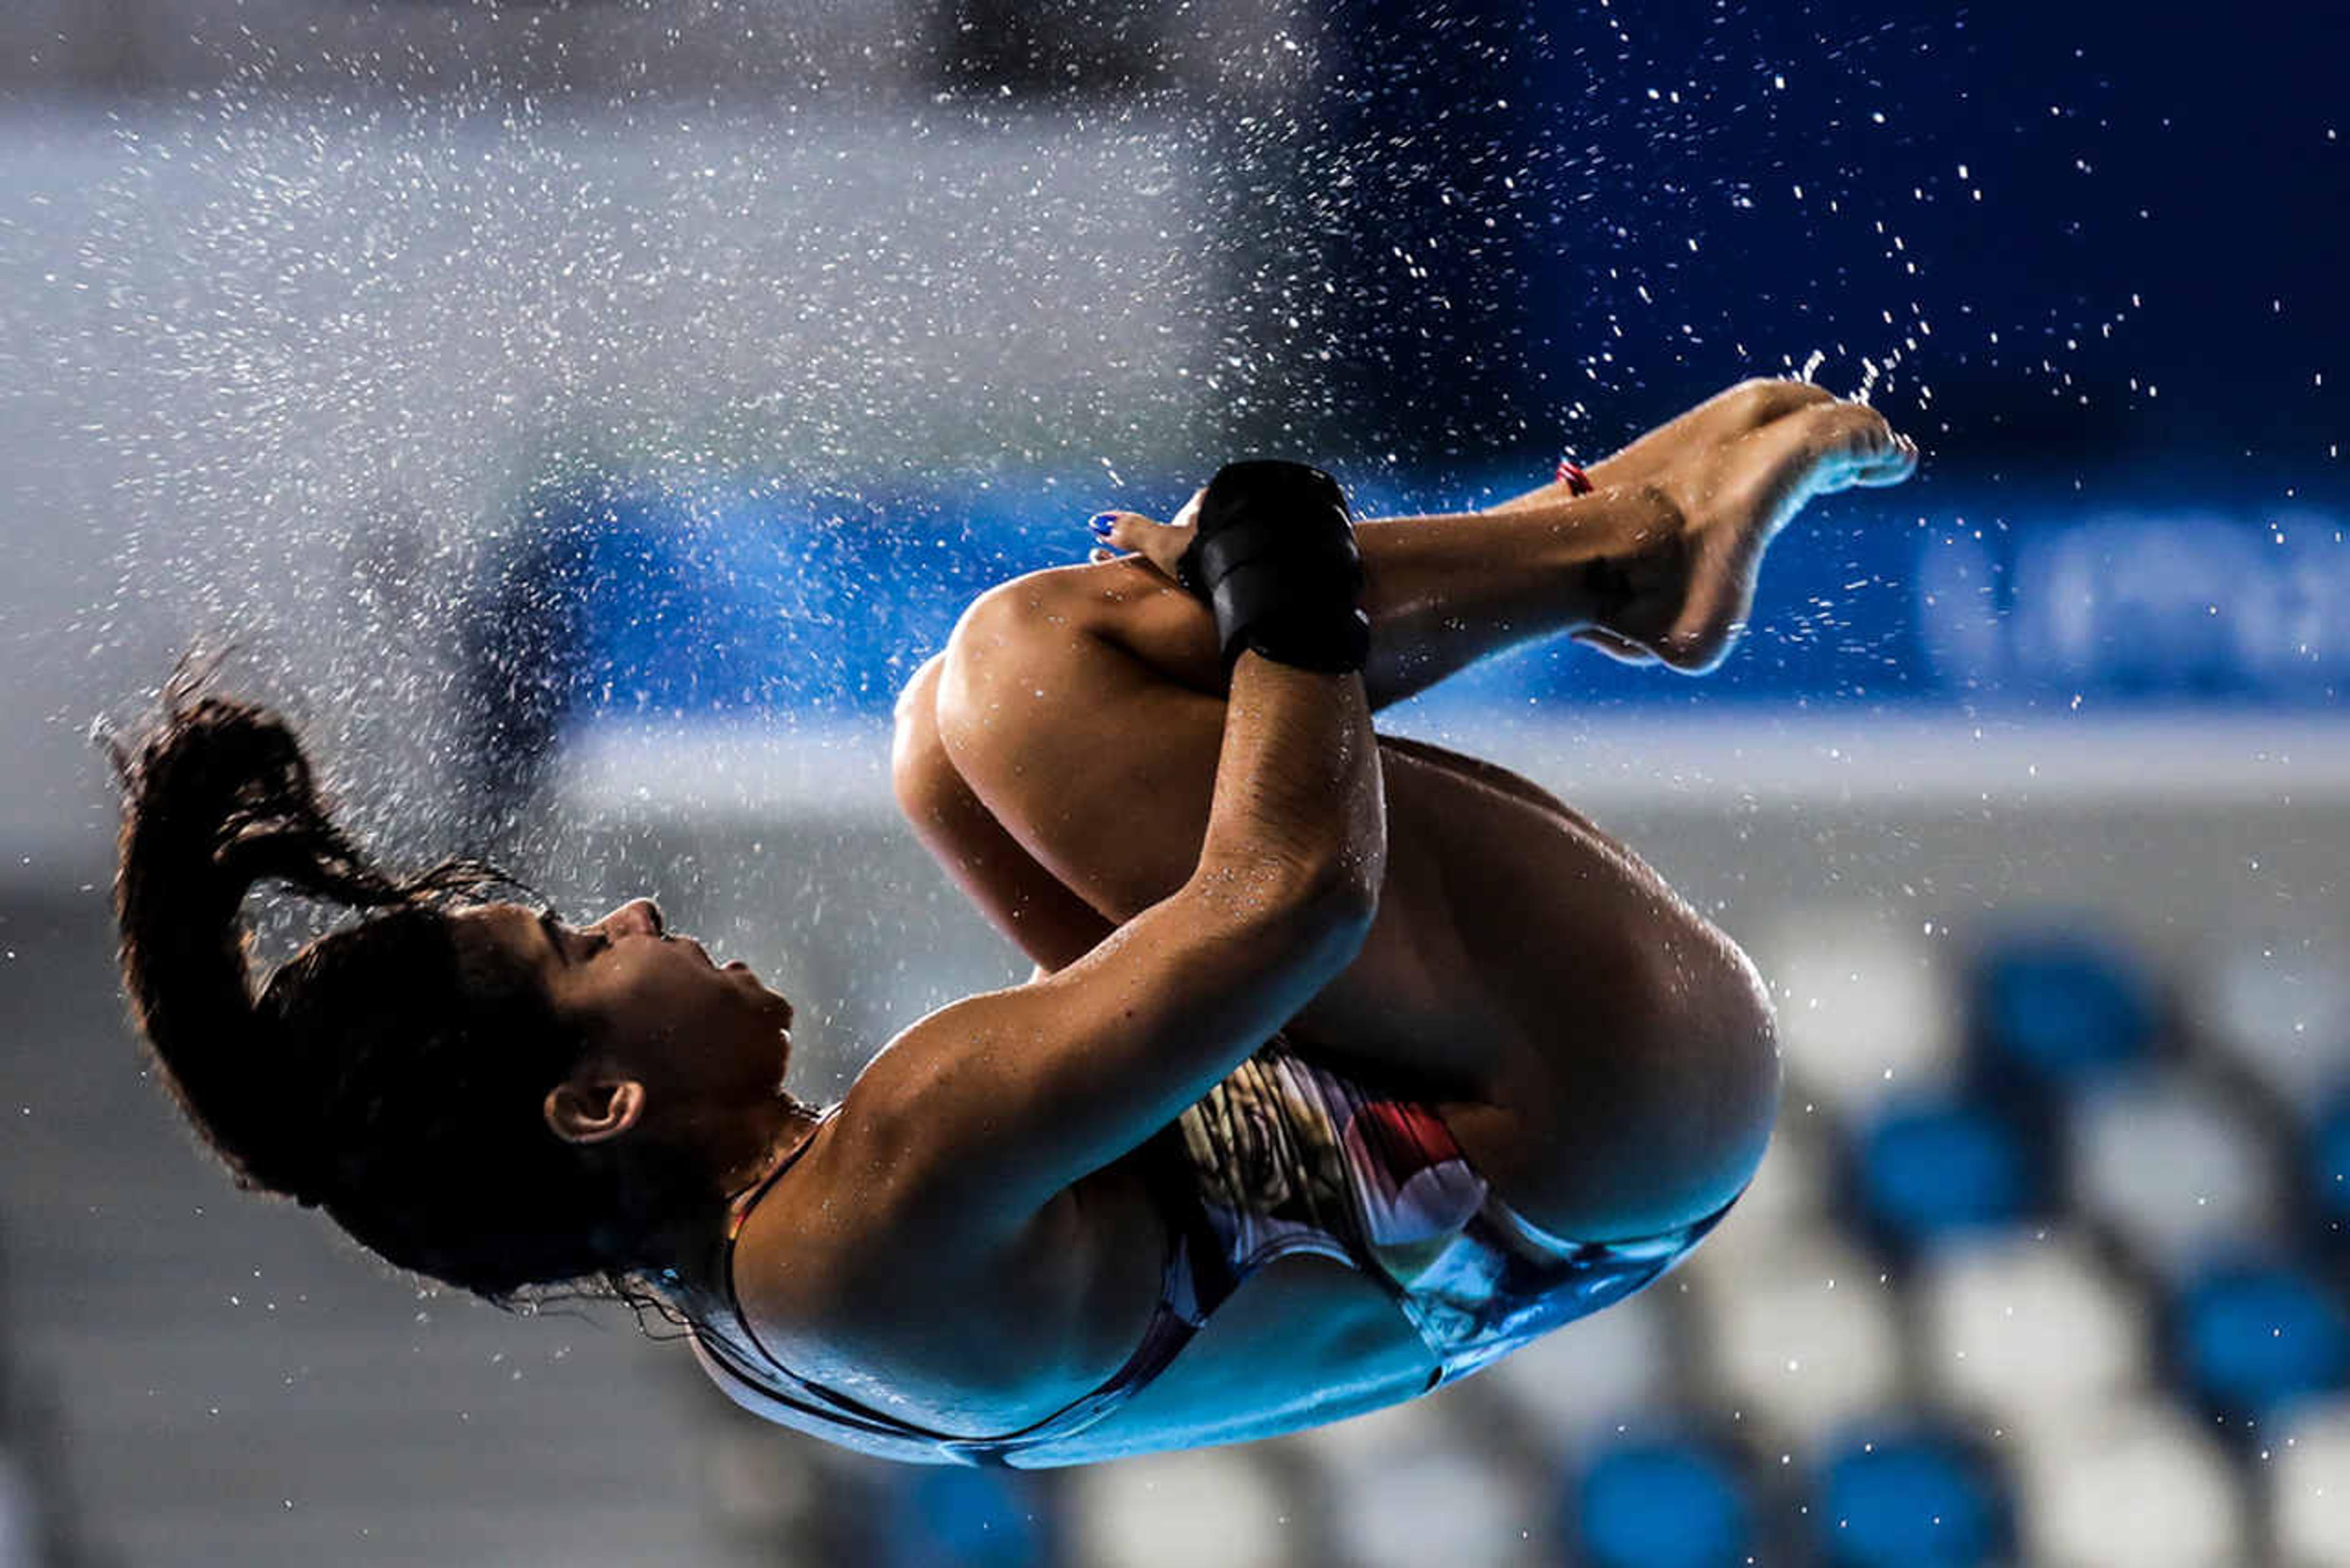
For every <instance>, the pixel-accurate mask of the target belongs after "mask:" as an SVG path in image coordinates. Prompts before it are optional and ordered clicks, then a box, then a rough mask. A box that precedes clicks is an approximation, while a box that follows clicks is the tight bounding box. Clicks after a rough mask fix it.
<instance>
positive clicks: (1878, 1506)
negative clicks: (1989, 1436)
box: [1812, 1428, 2014, 1568]
mask: <svg viewBox="0 0 2350 1568" xmlns="http://www.w3.org/2000/svg"><path fill="white" fill-rule="evenodd" d="M1819 1478H1820V1479H1819V1493H1818V1495H1819V1502H1818V1505H1817V1506H1816V1507H1814V1509H1813V1511H1812V1517H1813V1519H1814V1521H1815V1523H1816V1528H1817V1530H1818V1532H1819V1534H1818V1550H1819V1555H1820V1560H1821V1561H1822V1562H1823V1563H1828V1564H1831V1565H1832V1568H1970V1565H1972V1564H1975V1563H1994V1562H2002V1561H2006V1560H2008V1559H2009V1558H2010V1557H2011V1556H2012V1553H2013V1551H2014V1514H2013V1507H2012V1503H2011V1501H2010V1499H2009V1494H2008V1490H2007V1487H2006V1482H2005V1478H2004V1477H2003V1476H2002V1474H2001V1473H2000V1471H1999V1469H1998V1468H1997V1467H1996V1466H1995V1465H1993V1464H1992V1463H1991V1460H1990V1459H1988V1458H1987V1457H1986V1456H1985V1455H1984V1454H1983V1453H1981V1451H1980V1450H1979V1449H1976V1448H1974V1447H1973V1446H1972V1445H1970V1444H1968V1443H1966V1442H1965V1441H1963V1440H1962V1439H1960V1438H1955V1437H1951V1436H1948V1435H1945V1434H1942V1433H1938V1432H1935V1431H1932V1430H1930V1429H1925V1428H1919V1429H1913V1430H1906V1431H1892V1432H1874V1433H1871V1434H1868V1435H1866V1436H1861V1437H1854V1438H1847V1439H1846V1441H1845V1442H1844V1443H1842V1444H1841V1445H1839V1446H1838V1447H1837V1448H1836V1449H1835V1450H1833V1451H1832V1452H1831V1453H1830V1454H1829V1456H1828V1457H1827V1459H1826V1460H1825V1463H1824V1464H1823V1465H1822V1466H1821V1467H1820V1471H1819Z"/></svg>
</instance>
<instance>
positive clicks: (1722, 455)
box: [1577, 400, 1918, 675]
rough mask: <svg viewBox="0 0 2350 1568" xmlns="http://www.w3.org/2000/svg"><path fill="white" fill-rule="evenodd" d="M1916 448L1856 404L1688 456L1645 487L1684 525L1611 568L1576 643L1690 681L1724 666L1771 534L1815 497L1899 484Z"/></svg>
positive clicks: (1804, 412) (1783, 421)
mask: <svg viewBox="0 0 2350 1568" xmlns="http://www.w3.org/2000/svg"><path fill="white" fill-rule="evenodd" d="M1917 466H1918V449H1917V448H1916V447H1915V446H1914V445H1912V444H1911V443H1910V441H1908V438H1907V437H1903V436H1898V435H1895V434H1894V433H1893V431H1892V428H1891V427H1890V426H1888V425H1887V423H1886V422H1885V416H1883V415H1882V414H1880V413H1878V412H1877V410H1875V409H1872V408H1869V407H1867V406H1866V405H1865V404H1861V403H1846V402H1839V401H1835V400H1829V401H1826V402H1813V403H1811V404H1809V405H1808V406H1804V407H1800V408H1798V409H1797V410H1795V411H1794V412H1793V413H1789V414H1786V415H1784V416H1783V417H1781V418H1779V419H1777V420H1774V421H1771V422H1770V423H1768V424H1766V425H1763V427H1762V428H1760V429H1758V430H1753V431H1749V432H1748V433H1747V434H1745V435H1743V436H1741V437H1739V438H1737V439H1736V440H1734V441H1728V442H1726V443H1724V444H1722V445H1720V446H1717V447H1715V448H1713V449H1711V450H1700V451H1695V452H1690V451H1684V452H1681V453H1679V454H1677V456H1676V457H1675V459H1674V460H1673V461H1672V462H1669V463H1668V464H1667V465H1666V466H1664V467H1663V468H1662V469H1661V470H1660V471H1659V472H1658V473H1657V474H1656V476H1655V478H1654V479H1653V480H1652V481H1651V482H1650V483H1653V484H1654V486H1655V488H1656V489H1657V490H1658V492H1659V493H1661V494H1662V496H1663V497H1664V498H1665V500H1666V501H1667V502H1668V503H1669V505H1670V507H1671V508H1672V510H1673V511H1674V512H1675V513H1677V514H1678V515H1679V519H1680V525H1679V528H1678V529H1676V530H1675V531H1674V532H1673V533H1672V535H1670V536H1669V537H1666V538H1662V539H1659V540H1658V541H1656V542H1655V543H1653V544H1650V545H1647V546H1645V547H1644V548H1642V549H1640V550H1639V551H1638V552H1637V553H1636V554H1634V555H1633V556H1630V557H1628V558H1627V559H1625V560H1622V561H1620V562H1617V563H1613V564H1611V567H1610V568H1609V569H1610V571H1611V572H1612V574H1613V575H1614V576H1615V578H1616V581H1615V582H1614V583H1613V585H1612V594H1611V597H1613V598H1614V599H1615V601H1616V602H1615V603H1614V604H1613V605H1612V606H1611V607H1609V609H1608V610H1607V613H1606V614H1605V615H1603V616H1602V617H1601V618H1600V620H1599V622H1598V624H1597V625H1596V626H1595V627H1593V628H1590V629H1589V630H1588V631H1587V632H1584V633H1578V634H1577V639H1578V640H1580V641H1583V642H1586V643H1588V644H1590V645H1591V646H1593V647H1596V648H1598V649H1602V650H1603V651H1605V652H1607V653H1610V654H1613V655H1614V656H1616V657H1617V658H1619V659H1629V660H1632V661H1635V662H1644V661H1645V659H1647V658H1648V657H1653V658H1656V659H1661V660H1662V661H1664V662H1665V663H1667V664H1669V665H1671V666H1672V667H1673V668H1674V669H1676V670H1683V671H1686V672H1687V673H1689V674H1692V675H1697V674H1702V673H1703V672H1705V671H1706V670H1711V669H1713V668H1714V667H1715V666H1716V665H1718V664H1720V663H1721V660H1722V659H1723V657H1724V656H1725V655H1727V654H1728V653H1729V651H1730V649H1731V645H1732V644H1733V643H1735V642H1736V641H1737V640H1738V639H1739V638H1740V636H1741V635H1742V634H1743V633H1744V631H1745V630H1746V618H1747V615H1748V613H1749V612H1750V611H1751V610H1752V607H1753V604H1754V579H1755V575H1756V573H1757V572H1758V571H1759V570H1760V569H1761V567H1762V565H1763V549H1764V547H1765V546H1766V545H1769V544H1770V542H1771V537H1772V535H1774V534H1776V533H1777V532H1778V531H1779V530H1780V529H1781V528H1783V527H1785V526H1786V525H1787V523H1788V521H1789V520H1790V519H1792V518H1793V517H1794V515H1795V514H1796V513H1797V512H1799V511H1801V510H1802V509H1803V505H1804V503H1805V502H1807V501H1809V500H1811V499H1812V498H1813V497H1814V496H1815V495H1829V494H1833V493H1835V492H1836V491H1839V490H1849V489H1851V488H1852V487H1854V486H1855V485H1887V484H1898V483H1901V482H1902V481H1903V480H1905V479H1907V478H1908V477H1909V475H1910V473H1911V472H1914V471H1915V470H1916V468H1917Z"/></svg>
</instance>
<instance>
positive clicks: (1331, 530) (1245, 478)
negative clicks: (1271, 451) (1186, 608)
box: [1177, 460, 1371, 674]
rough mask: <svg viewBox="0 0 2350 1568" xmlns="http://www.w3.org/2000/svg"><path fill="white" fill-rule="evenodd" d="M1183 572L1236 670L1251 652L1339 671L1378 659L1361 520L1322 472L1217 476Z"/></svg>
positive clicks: (1252, 467)
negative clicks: (1366, 597)
mask: <svg viewBox="0 0 2350 1568" xmlns="http://www.w3.org/2000/svg"><path fill="white" fill-rule="evenodd" d="M1177 568H1178V570H1177V576H1178V577H1179V578H1180V581H1181V582H1182V585H1183V587H1186V588H1188V589H1189V590H1191V593H1193V594H1194V595H1196V596H1198V597H1200V598H1201V599H1203V600H1205V601H1206V603H1207V605H1208V607H1209V608H1210V609H1211V610H1212V611H1213V612H1214V613H1215V618H1216V640H1217V644H1218V646H1219V647H1220V648H1221V649H1222V651H1223V657H1224V669H1225V670H1226V672H1227V673H1229V672H1230V671H1231V670H1232V665H1233V663H1234V662H1235V661H1236V660H1237V659H1239V658H1240V656H1241V650H1242V649H1243V648H1251V649H1255V650H1256V651H1257V652H1258V653H1260V654H1262V655H1263V656H1264V657H1265V658H1267V659H1277V660H1279V661H1280V662H1281V663H1283V664H1294V665H1295V666H1297V667H1298V668H1300V669H1303V670H1323V671H1326V672H1327V673H1330V674H1344V673H1345V672H1347V671H1348V670H1360V669H1362V668H1363V663H1364V661H1365V660H1366V659H1367V658H1369V656H1370V648H1371V620H1370V617H1368V616H1367V615H1365V614H1364V613H1363V611H1362V609H1361V608H1360V607H1358V606H1357V603H1356V601H1357V599H1358V598H1360V597H1361V596H1362V591H1363V558H1362V556H1361V554H1360V553H1359V552H1358V551H1357V549H1356V547H1355V525H1354V522H1353V520H1352V519H1351V518H1350V517H1349V516H1348V515H1347V498H1346V496H1345V495H1344V494H1343V493H1340V491H1339V489H1338V482H1337V481H1336V480H1334V479H1332V478H1331V477H1330V476H1329V475H1328V474H1326V473H1325V472H1322V471H1321V470H1320V469H1318V468H1308V467H1306V466H1305V464H1304V463H1302V462H1274V461H1268V460H1259V461H1254V462H1232V463H1226V464H1225V465H1224V466H1223V467H1222V468H1221V469H1219V470H1217V471H1216V477H1215V478H1213V479H1211V480H1210V481H1209V482H1208V489H1207V493H1206V494H1205V495H1203V496H1202V497H1201V500H1200V511H1199V516H1198V520H1197V532H1196V533H1195V534H1194V535H1193V536H1192V540H1191V547H1190V548H1189V549H1187V550H1185V551H1184V552H1183V556H1182V559H1181V560H1180V561H1179V562H1178V563H1177Z"/></svg>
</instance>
